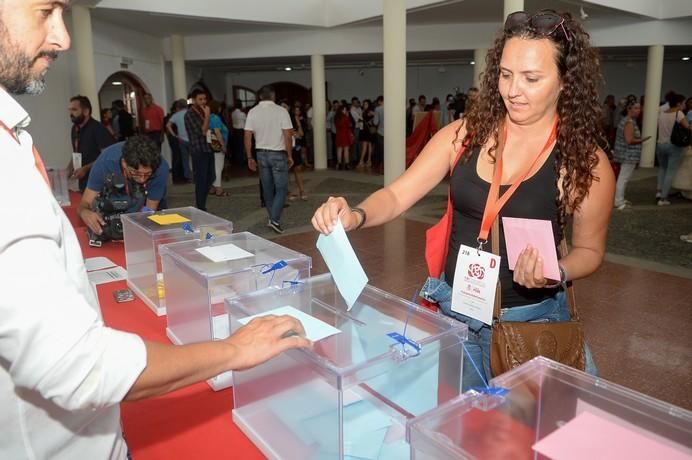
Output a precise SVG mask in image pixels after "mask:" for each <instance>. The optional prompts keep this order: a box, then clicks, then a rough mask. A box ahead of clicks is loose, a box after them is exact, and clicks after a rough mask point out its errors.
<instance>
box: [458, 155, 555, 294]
mask: <svg viewBox="0 0 692 460" xmlns="http://www.w3.org/2000/svg"><path fill="white" fill-rule="evenodd" d="M479 152H480V149H478V148H477V149H475V150H474V151H473V152H472V154H471V158H470V159H469V161H468V162H466V164H462V162H461V161H459V162H458V163H457V165H456V166H455V167H454V171H452V176H451V180H450V187H451V196H452V208H453V219H452V232H451V235H450V238H449V249H448V252H447V261H446V263H445V276H446V280H447V283H449V285H450V286H451V285H453V283H454V270H455V269H456V264H457V256H458V254H459V246H460V245H462V244H465V245H467V246H471V247H476V246H478V243H477V242H476V238H477V237H478V232H479V231H480V228H481V220H482V219H483V211H484V210H485V201H486V199H487V198H488V193H489V191H490V184H489V183H488V182H486V181H484V180H483V179H481V178H480V177H479V176H478V169H477V167H478V157H479ZM508 188H509V185H503V186H501V187H500V195H502V194H503V193H504V192H505V191H506V190H507V189H508ZM557 193H558V191H557V181H556V180H555V150H554V149H553V151H552V152H551V153H550V156H549V157H548V159H547V160H546V161H545V163H544V164H543V166H542V167H541V169H539V170H538V172H536V173H535V174H534V175H533V176H531V177H530V178H528V179H527V180H525V181H524V182H523V183H522V184H521V185H520V186H519V187H518V188H517V190H516V191H515V192H514V194H513V195H512V197H511V198H510V199H509V201H507V203H506V204H505V206H504V207H503V208H502V210H501V211H500V215H499V216H498V219H500V221H499V224H500V256H501V257H502V261H501V263H500V283H501V286H502V307H503V308H507V307H516V306H520V305H530V304H533V303H537V302H540V301H542V300H544V299H545V298H547V297H550V296H552V295H554V294H555V293H556V292H557V290H558V289H559V288H550V289H528V288H525V287H523V286H520V285H518V284H516V283H514V282H513V281H512V274H513V272H511V271H510V270H509V268H508V263H507V249H506V246H505V236H504V230H503V227H502V219H501V217H521V218H527V219H544V220H549V221H551V222H552V223H553V233H554V235H555V247H556V248H558V247H559V242H560V240H561V239H562V235H561V233H560V229H559V224H558V206H557V201H556V197H557V196H558V195H557ZM491 232H492V230H491ZM490 241H491V240H490V237H488V244H487V245H486V247H485V250H486V251H488V252H490V251H491V247H490ZM558 254H559V252H558ZM558 257H559V256H558Z"/></svg>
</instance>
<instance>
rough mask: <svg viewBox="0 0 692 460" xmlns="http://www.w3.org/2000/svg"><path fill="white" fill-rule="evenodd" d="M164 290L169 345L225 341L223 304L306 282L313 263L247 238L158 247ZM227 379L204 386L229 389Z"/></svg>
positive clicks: (237, 235) (234, 236)
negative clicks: (226, 299)
mask: <svg viewBox="0 0 692 460" xmlns="http://www.w3.org/2000/svg"><path fill="white" fill-rule="evenodd" d="M161 261H162V263H163V280H164V285H165V286H166V315H167V321H168V327H167V328H166V334H167V335H168V338H169V339H171V341H172V342H173V343H176V344H186V343H194V342H201V341H206V340H220V339H225V338H226V337H228V335H229V324H228V315H227V314H226V310H225V308H224V303H223V301H224V299H225V298H228V297H235V296H237V295H239V294H247V293H250V292H254V291H256V290H258V289H262V288H266V287H269V286H279V287H281V286H290V285H292V283H297V282H300V281H304V280H306V279H308V278H310V268H311V266H312V259H311V258H310V257H309V256H306V255H303V254H300V253H298V252H296V251H293V250H291V249H288V248H285V247H283V246H279V245H278V244H276V243H272V242H271V241H268V240H265V239H264V238H260V237H258V236H256V235H253V234H252V233H247V232H243V233H234V234H232V235H227V236H221V237H217V238H213V239H210V240H192V241H184V242H180V243H172V244H166V245H164V246H162V247H161ZM230 378H231V373H230V372H229V373H226V374H223V375H221V376H218V377H216V378H214V379H211V380H210V381H209V385H211V387H212V388H214V389H215V390H219V389H222V388H226V387H228V386H230V385H231V380H230Z"/></svg>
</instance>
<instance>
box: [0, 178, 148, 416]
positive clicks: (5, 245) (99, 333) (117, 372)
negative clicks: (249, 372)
mask: <svg viewBox="0 0 692 460" xmlns="http://www.w3.org/2000/svg"><path fill="white" fill-rule="evenodd" d="M3 188H4V189H5V190H2V189H3ZM0 191H2V192H7V189H6V188H5V187H2V186H0ZM4 201H5V202H6V204H7V200H4ZM16 201H17V203H19V202H21V201H22V200H16ZM28 201H30V203H26V202H24V203H21V204H19V205H17V206H13V205H12V204H9V205H7V206H3V207H4V208H5V209H3V225H7V224H6V223H7V222H13V225H11V227H12V229H11V230H8V229H0V280H2V290H1V291H0V318H2V320H1V321H0V360H2V361H3V365H4V366H5V367H6V369H7V370H8V372H9V373H10V376H11V378H12V381H13V382H14V384H15V386H16V387H17V388H19V389H21V388H26V389H30V390H33V391H37V392H39V393H40V394H41V395H42V396H43V397H44V398H46V399H49V400H51V401H53V402H54V403H56V404H57V405H59V406H61V407H63V408H65V409H67V410H76V409H84V408H98V407H104V406H109V405H113V404H117V403H119V402H120V401H122V399H123V398H124V397H125V395H126V394H127V392H128V391H129V390H130V388H131V387H132V385H133V383H134V382H135V380H136V379H137V378H138V376H139V375H140V374H141V372H142V371H143V370H144V368H145V367H146V348H145V346H144V342H143V341H142V340H141V339H140V338H139V337H138V336H136V335H133V334H128V333H124V332H119V331H115V330H113V329H110V328H107V327H105V326H104V325H103V322H102V321H101V320H100V318H99V315H98V313H97V310H96V309H95V308H94V307H93V306H91V305H90V304H89V303H88V301H87V299H86V298H85V297H84V296H83V295H82V294H81V293H80V291H79V289H78V286H77V285H76V283H75V281H74V280H73V279H72V278H70V275H68V274H67V272H66V267H65V262H64V260H65V251H68V250H70V249H71V248H66V247H64V246H63V245H60V244H59V243H58V242H59V241H62V240H61V239H60V231H61V226H60V218H59V217H58V216H56V215H55V214H54V213H53V212H52V210H51V209H49V208H50V206H46V203H45V202H44V203H40V202H38V201H39V200H32V199H31V198H29V199H28ZM5 218H7V220H5ZM83 276H86V274H84V275H83Z"/></svg>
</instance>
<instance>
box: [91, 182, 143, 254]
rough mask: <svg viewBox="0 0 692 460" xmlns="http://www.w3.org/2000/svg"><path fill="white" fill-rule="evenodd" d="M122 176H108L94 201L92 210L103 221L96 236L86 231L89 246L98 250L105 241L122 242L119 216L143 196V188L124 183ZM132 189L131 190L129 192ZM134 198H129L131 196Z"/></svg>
mask: <svg viewBox="0 0 692 460" xmlns="http://www.w3.org/2000/svg"><path fill="white" fill-rule="evenodd" d="M126 180H127V179H125V178H124V177H123V176H122V175H118V174H108V175H107V176H106V180H105V181H104V187H103V190H102V191H101V193H100V194H99V196H98V197H97V198H96V199H95V200H94V204H93V205H92V210H93V211H94V212H96V213H98V214H99V215H100V216H101V218H103V220H104V222H105V223H104V224H103V225H102V226H101V234H100V235H97V234H96V233H94V232H92V231H91V229H88V230H87V232H88V236H89V246H93V247H97V248H100V247H101V246H103V243H104V242H105V241H111V240H122V239H123V224H122V221H121V220H120V215H121V214H124V213H126V212H127V210H128V209H130V207H131V206H132V204H133V203H136V202H137V201H138V199H139V198H141V196H143V187H142V186H141V185H139V184H137V183H136V182H134V181H130V183H126V182H125V181H126ZM130 188H132V190H130ZM132 193H133V194H134V196H131V194H132Z"/></svg>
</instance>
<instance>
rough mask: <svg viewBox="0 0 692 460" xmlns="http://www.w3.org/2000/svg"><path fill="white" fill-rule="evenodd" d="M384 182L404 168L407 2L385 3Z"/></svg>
mask: <svg viewBox="0 0 692 460" xmlns="http://www.w3.org/2000/svg"><path fill="white" fill-rule="evenodd" d="M383 19H384V21H383V22H384V24H383V25H384V27H383V34H384V36H383V38H384V72H383V73H384V183H385V185H387V184H391V183H392V182H393V181H394V180H395V179H396V178H397V177H399V176H400V175H401V174H402V173H403V172H404V169H405V168H406V2H403V1H401V0H384V18H383Z"/></svg>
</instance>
